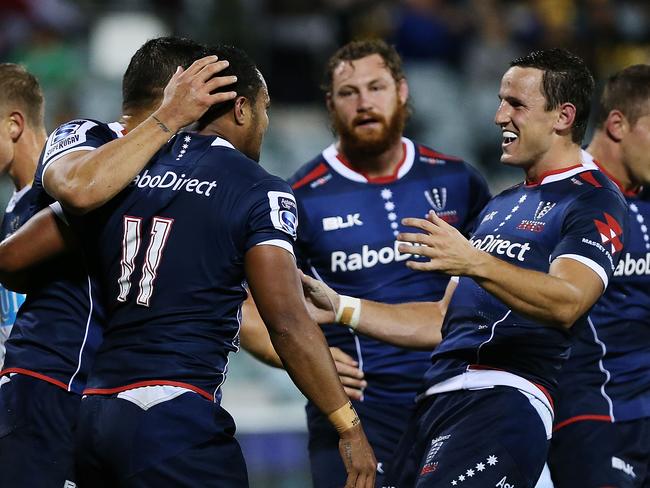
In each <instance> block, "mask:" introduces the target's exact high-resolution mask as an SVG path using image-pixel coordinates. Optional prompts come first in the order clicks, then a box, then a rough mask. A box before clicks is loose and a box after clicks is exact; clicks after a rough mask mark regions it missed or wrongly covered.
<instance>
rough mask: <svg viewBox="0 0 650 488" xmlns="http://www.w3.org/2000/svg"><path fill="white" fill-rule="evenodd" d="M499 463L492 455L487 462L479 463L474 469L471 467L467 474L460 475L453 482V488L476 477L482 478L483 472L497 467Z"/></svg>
mask: <svg viewBox="0 0 650 488" xmlns="http://www.w3.org/2000/svg"><path fill="white" fill-rule="evenodd" d="M498 462H499V459H498V458H497V457H496V456H495V455H494V454H490V455H489V456H488V457H487V458H486V459H485V462H483V461H479V462H478V463H476V465H475V466H474V467H473V468H472V467H470V468H468V469H467V470H466V471H465V472H463V473H461V474H459V475H458V478H455V479H453V480H452V481H451V486H458V484H459V483H462V482H463V481H465V480H466V479H469V478H473V477H474V476H480V475H481V474H482V473H483V471H485V470H486V469H487V468H489V467H491V466H494V465H496V464H497V463H498ZM486 463H487V466H486Z"/></svg>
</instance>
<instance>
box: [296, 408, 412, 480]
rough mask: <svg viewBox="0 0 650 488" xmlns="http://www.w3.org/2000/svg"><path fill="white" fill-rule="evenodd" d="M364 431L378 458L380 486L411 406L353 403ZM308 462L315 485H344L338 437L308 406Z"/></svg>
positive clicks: (319, 414) (316, 410)
mask: <svg viewBox="0 0 650 488" xmlns="http://www.w3.org/2000/svg"><path fill="white" fill-rule="evenodd" d="M353 404H354V408H355V409H356V411H357V414H358V415H359V418H360V419H361V424H362V425H363V430H364V432H365V433H366V436H367V438H368V442H369V443H370V445H371V446H372V448H373V451H374V453H375V457H376V458H377V464H378V467H377V478H376V483H375V485H376V486H379V487H381V486H382V485H383V480H384V477H383V475H384V473H385V472H386V470H387V468H388V466H389V464H390V463H391V461H392V460H393V459H394V456H395V450H396V446H397V444H398V442H399V440H400V438H401V436H402V434H403V432H404V430H405V429H406V425H407V424H408V421H409V419H410V417H411V414H412V411H413V407H412V406H411V405H403V404H385V403H374V402H353ZM306 410H307V426H308V430H309V461H310V467H311V473H312V482H313V484H314V487H315V488H335V487H341V486H344V485H345V480H346V478H347V473H346V471H345V467H344V465H343V461H342V460H341V456H340V454H339V450H338V442H339V436H338V434H337V433H336V430H335V429H334V428H333V427H332V425H331V424H330V422H329V421H328V420H327V418H326V417H325V416H324V415H323V414H322V413H320V412H319V411H318V409H316V407H314V406H313V405H311V404H310V405H307V408H306Z"/></svg>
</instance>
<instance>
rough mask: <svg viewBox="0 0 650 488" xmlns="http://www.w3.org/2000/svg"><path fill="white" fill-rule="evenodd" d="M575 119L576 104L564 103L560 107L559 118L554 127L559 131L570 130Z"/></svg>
mask: <svg viewBox="0 0 650 488" xmlns="http://www.w3.org/2000/svg"><path fill="white" fill-rule="evenodd" d="M575 120H576V106H575V105H573V104H572V103H563V104H562V105H560V108H559V109H558V114H557V120H556V121H555V126H554V127H553V128H554V129H555V130H556V131H558V132H564V131H567V130H570V129H571V126H573V124H574V122H575Z"/></svg>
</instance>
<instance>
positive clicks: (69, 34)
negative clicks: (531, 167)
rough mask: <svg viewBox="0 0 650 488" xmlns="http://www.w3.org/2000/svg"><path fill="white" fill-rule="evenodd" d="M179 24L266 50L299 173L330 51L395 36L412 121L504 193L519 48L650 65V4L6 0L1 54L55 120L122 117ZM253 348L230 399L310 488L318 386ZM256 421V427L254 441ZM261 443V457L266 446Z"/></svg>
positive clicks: (320, 143) (310, 146)
mask: <svg viewBox="0 0 650 488" xmlns="http://www.w3.org/2000/svg"><path fill="white" fill-rule="evenodd" d="M165 34H173V35H180V36H186V37H190V38H193V39H195V40H197V41H201V42H207V43H209V42H211V41H215V42H216V41H221V42H230V43H232V44H234V45H237V46H239V47H242V48H244V49H246V50H247V51H248V52H249V53H251V55H252V56H253V57H254V59H255V60H256V61H257V63H258V64H259V65H260V67H261V69H262V72H263V73H264V74H265V76H266V79H267V81H268V84H269V91H270V94H271V99H272V108H271V110H270V119H271V124H270V130H269V132H268V135H267V136H266V140H265V143H264V147H263V151H262V163H263V164H264V166H265V167H266V168H267V169H268V170H270V171H271V172H274V173H276V174H278V175H280V176H284V177H286V176H288V175H290V174H291V173H293V171H294V170H295V169H296V168H297V167H298V166H300V165H301V164H303V163H304V162H305V161H307V160H308V159H310V158H311V157H313V156H314V154H315V153H316V152H317V151H318V150H320V148H322V147H325V146H327V145H328V144H329V143H330V141H331V137H332V136H331V133H330V131H329V123H328V120H327V114H326V111H325V107H324V103H323V95H322V92H321V91H320V88H319V85H320V81H321V77H322V73H323V69H324V66H325V62H326V60H327V58H328V57H329V56H330V55H331V54H332V52H334V50H335V49H336V48H337V47H338V46H340V45H341V44H343V43H345V42H347V41H349V40H351V39H354V38H363V37H382V38H384V39H387V40H388V41H390V42H391V43H393V44H394V45H395V46H396V47H397V50H398V51H399V53H400V54H401V55H402V57H403V59H404V62H405V70H406V74H407V78H408V82H409V86H410V93H411V102H410V104H411V107H412V109H413V115H412V117H411V120H410V122H409V124H408V127H407V131H406V133H407V135H409V136H410V137H413V138H415V139H416V140H420V141H422V142H425V143H427V144H428V145H431V146H433V147H439V148H441V150H443V151H444V152H448V153H450V154H454V155H457V156H460V157H463V158H464V159H466V160H467V161H469V162H471V163H473V164H475V165H476V166H477V167H478V168H479V169H480V170H481V172H482V173H483V174H484V175H485V176H486V178H487V179H488V180H489V181H490V184H491V185H492V189H493V191H499V190H501V189H503V188H504V187H506V186H508V185H509V184H510V183H511V182H513V181H515V180H516V179H517V178H519V176H520V175H519V173H518V172H516V171H514V172H510V171H509V170H508V169H507V168H503V167H502V166H500V165H499V163H498V158H499V154H500V141H501V135H500V131H499V130H498V128H497V127H496V126H495V125H494V123H493V118H494V112H495V110H496V107H497V97H496V94H497V90H498V86H499V80H500V77H501V75H502V73H503V71H504V69H505V68H506V67H507V64H508V62H509V61H510V60H511V59H513V58H515V57H517V56H518V55H520V54H524V53H527V52H529V51H531V50H533V49H535V48H546V47H565V48H568V49H570V50H572V51H574V52H575V53H576V54H578V55H580V56H582V57H583V58H584V59H585V60H586V61H587V63H588V64H589V66H590V68H591V69H592V71H593V73H594V75H595V77H596V79H597V80H603V79H604V78H605V77H606V76H608V75H609V74H611V73H613V72H615V71H617V70H619V69H621V68H623V67H625V66H628V65H630V64H635V63H650V2H648V1H647V0H529V1H523V0H311V1H304V0H219V1H216V0H215V1H211V0H113V1H111V2H100V1H99V0H2V1H1V2H0V60H1V61H11V62H18V63H22V64H24V65H26V67H27V68H28V69H29V70H30V71H31V72H32V73H34V74H35V75H36V76H37V77H38V78H39V80H40V82H41V85H42V86H43V88H44V91H45V97H46V127H47V128H48V129H50V130H51V129H53V128H54V127H56V126H57V125H58V124H59V123H61V122H63V121H67V120H70V119H72V118H74V117H77V116H83V117H90V118H96V119H99V120H105V121H111V120H116V119H117V118H118V117H119V115H120V112H119V109H120V100H121V92H120V82H121V74H122V72H123V71H124V67H125V66H126V63H127V61H128V59H129V58H130V56H131V55H132V54H133V52H134V51H135V50H136V49H137V47H139V46H140V44H142V42H144V41H145V40H146V39H147V38H152V37H156V36H159V35H165ZM4 183H6V182H4ZM9 187H10V185H8V184H5V185H4V186H3V187H2V189H1V193H0V200H5V201H6V200H7V199H8V198H9V196H10V191H11V190H10V189H9ZM237 356H238V357H237V358H236V359H234V360H233V363H234V365H233V366H232V367H231V371H233V373H232V375H231V377H230V381H229V382H228V383H227V384H226V388H225V398H226V401H225V404H226V406H227V405H228V404H230V405H237V406H236V407H235V408H233V409H232V410H231V411H233V412H235V413H236V414H238V415H236V419H237V421H238V424H239V427H240V432H242V437H241V439H242V445H243V448H244V450H245V451H246V450H247V449H248V451H249V452H247V458H248V462H249V470H250V474H251V483H252V486H256V484H255V480H256V476H258V478H257V479H258V480H260V481H259V486H283V487H284V486H287V487H290V486H303V485H304V483H305V481H304V479H305V478H303V476H307V468H306V462H307V461H306V449H305V442H306V441H305V438H304V434H303V431H304V413H303V412H302V406H303V400H302V397H300V396H299V394H298V392H297V390H295V388H294V387H293V386H292V385H291V384H290V383H289V381H288V379H287V378H286V375H285V373H284V372H281V371H274V370H271V369H270V368H267V367H264V366H262V365H259V364H255V363H253V361H252V360H249V359H247V358H245V357H242V356H244V355H242V354H238V355H237ZM260 405H268V408H265V409H262V408H260ZM247 406H248V408H247ZM274 406H275V407H274ZM262 431H265V432H269V433H272V434H269V435H273V436H274V437H273V448H272V449H268V448H266V447H265V445H266V444H265V443H264V442H261V443H260V442H259V435H260V432H262ZM278 432H285V433H286V432H293V433H294V434H295V435H293V436H292V435H284V436H279V435H278V434H277V433H278ZM247 433H250V434H251V435H252V436H253V437H252V438H251V440H250V442H249V443H248V445H247V440H246V438H245V437H246V435H247ZM254 436H258V437H257V438H255V437H254ZM255 450H257V454H258V455H251V451H255ZM258 468H259V469H258ZM287 472H288V473H291V474H289V475H287V474H286V473H287ZM256 473H258V474H256Z"/></svg>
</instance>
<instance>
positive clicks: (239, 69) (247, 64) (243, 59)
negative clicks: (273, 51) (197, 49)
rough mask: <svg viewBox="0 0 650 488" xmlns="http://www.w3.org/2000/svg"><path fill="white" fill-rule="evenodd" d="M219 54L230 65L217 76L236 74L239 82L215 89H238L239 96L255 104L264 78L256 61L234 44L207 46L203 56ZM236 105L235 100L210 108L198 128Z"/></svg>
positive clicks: (203, 126) (224, 90)
mask: <svg viewBox="0 0 650 488" xmlns="http://www.w3.org/2000/svg"><path fill="white" fill-rule="evenodd" d="M209 55H217V56H218V57H219V59H224V60H227V61H228V67H227V68H226V69H225V70H223V71H221V72H220V73H219V74H217V75H216V76H232V75H234V76H236V77H237V82H236V83H234V84H232V85H228V86H224V87H222V88H219V89H217V90H215V91H214V92H213V93H217V92H227V91H236V92H237V97H245V98H246V99H247V100H248V101H249V102H250V103H251V104H255V102H256V100H257V95H258V94H259V92H260V89H261V88H262V87H263V86H264V80H263V78H262V76H261V74H260V71H259V70H258V69H257V66H256V65H255V62H254V61H253V60H252V59H251V58H250V57H249V56H248V54H246V53H245V52H244V51H243V50H241V49H239V48H236V47H234V46H230V45H226V44H220V45H216V46H209V47H207V48H206V51H205V54H203V56H209ZM234 106H235V100H230V101H228V102H223V103H218V104H215V105H213V106H212V107H210V108H209V109H208V111H207V112H206V113H205V114H203V116H202V117H201V118H200V119H199V120H198V122H197V125H196V129H197V130H202V129H203V128H205V127H206V126H207V125H208V124H210V123H211V122H212V121H214V120H216V119H218V118H219V117H221V116H222V115H224V114H226V113H228V112H230V111H231V110H232V109H233V107H234Z"/></svg>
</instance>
